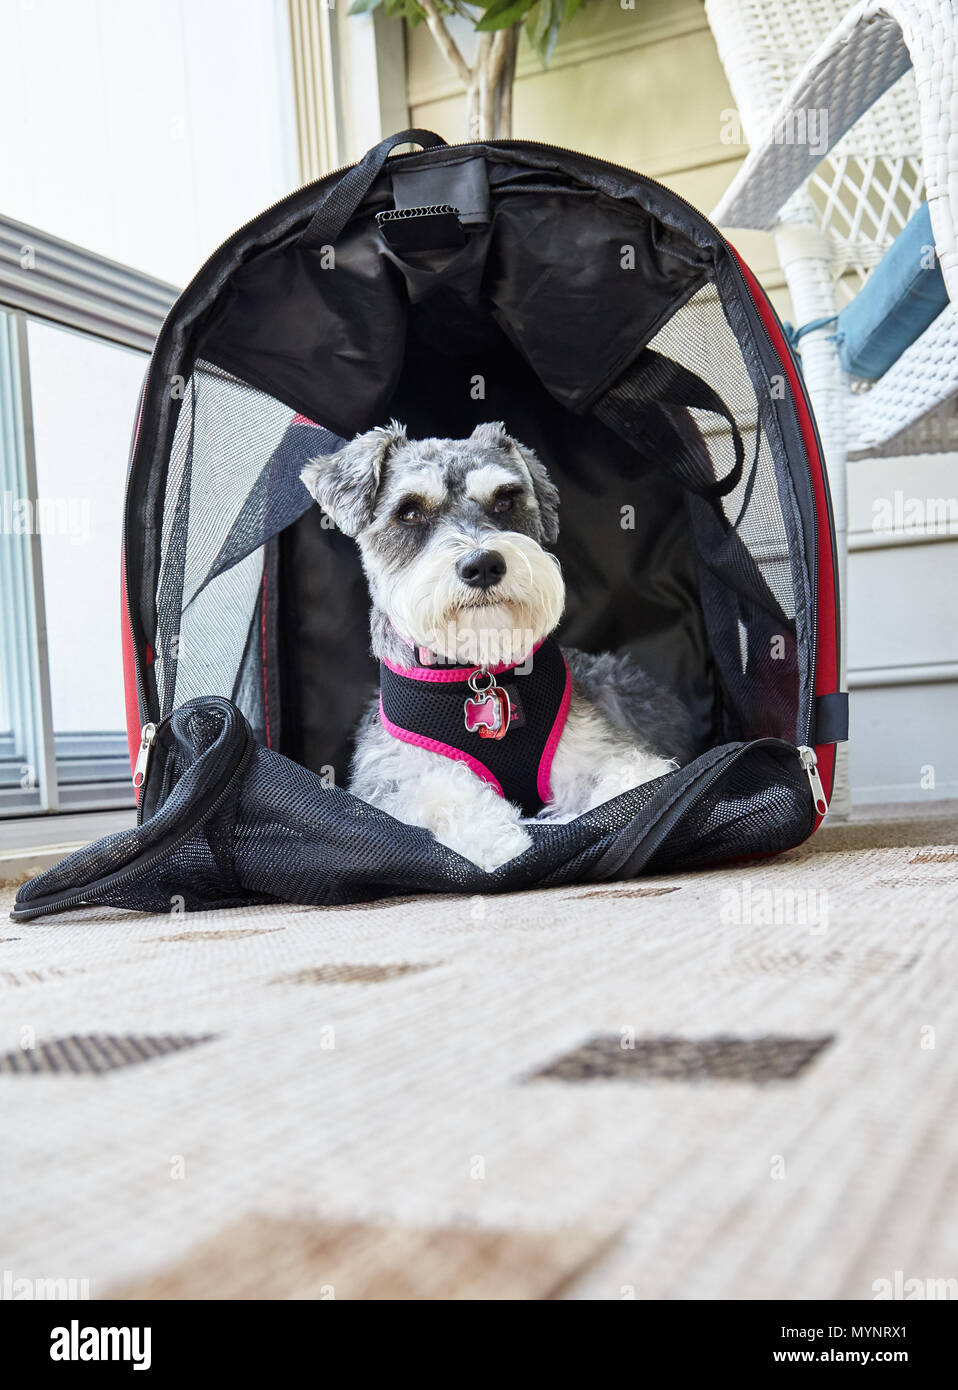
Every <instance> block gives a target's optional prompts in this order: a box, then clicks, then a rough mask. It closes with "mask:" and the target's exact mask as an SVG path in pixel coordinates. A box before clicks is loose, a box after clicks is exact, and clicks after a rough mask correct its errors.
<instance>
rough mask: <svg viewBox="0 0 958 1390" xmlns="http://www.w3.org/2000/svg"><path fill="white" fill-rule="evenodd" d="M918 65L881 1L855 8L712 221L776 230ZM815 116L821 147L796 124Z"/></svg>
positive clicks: (784, 104) (802, 78)
mask: <svg viewBox="0 0 958 1390" xmlns="http://www.w3.org/2000/svg"><path fill="white" fill-rule="evenodd" d="M723 57H725V55H723ZM729 61H732V60H731V59H730V60H729ZM911 62H912V59H911V55H910V53H909V51H908V46H907V44H906V42H905V39H904V36H903V34H902V29H901V26H900V25H899V23H898V21H897V20H896V19H895V18H893V17H892V16H891V15H890V14H889V13H887V6H886V5H883V4H881V3H880V0H864V3H863V4H860V5H856V7H855V8H854V9H853V10H851V11H850V12H849V13H848V15H847V17H846V18H845V20H844V21H843V22H842V23H841V24H840V25H839V26H838V27H837V28H836V29H835V30H834V32H833V33H832V34H831V36H830V37H829V39H828V40H827V42H826V43H824V44H823V45H822V47H821V48H820V49H819V50H818V52H817V53H815V55H814V56H813V57H812V58H811V59H810V60H809V62H808V63H807V64H806V66H805V67H804V68H803V70H802V71H801V73H799V75H798V77H797V78H796V79H795V81H794V82H793V83H792V85H791V87H790V88H789V90H788V92H787V93H786V94H785V97H784V98H783V99H782V101H781V103H780V104H779V106H778V108H777V110H776V111H775V113H774V115H773V116H772V117H771V119H770V121H769V122H768V125H767V127H766V130H765V132H764V134H763V135H762V136H761V137H760V138H759V139H758V140H757V141H756V142H755V143H754V144H753V147H752V149H751V151H750V153H749V155H748V158H747V159H746V160H745V163H744V164H743V165H742V167H741V169H740V170H739V172H738V174H737V175H736V176H735V178H734V179H733V180H732V183H731V184H730V185H729V187H728V189H727V190H726V192H725V195H724V197H723V198H722V199H721V201H720V202H719V203H718V205H717V206H716V207H715V209H714V210H713V212H712V220H713V221H715V222H718V223H719V224H721V225H724V226H728V227H753V228H756V229H757V230H760V231H769V230H771V228H772V227H773V226H774V225H775V223H776V222H777V220H778V213H779V210H780V209H781V208H782V206H783V205H784V204H785V203H786V202H787V201H788V199H789V198H790V197H791V195H792V194H793V193H794V192H795V191H796V189H798V188H800V187H801V185H802V184H803V183H804V182H805V180H806V179H807V178H808V177H809V175H810V174H811V173H812V171H813V170H814V169H815V166H816V165H817V164H819V163H820V161H821V160H822V159H824V157H825V155H826V154H828V152H829V151H830V150H831V149H833V148H834V146H835V145H836V144H837V143H838V141H839V140H840V139H841V138H842V136H843V135H845V134H846V132H847V131H849V130H850V129H851V127H852V126H853V125H854V124H855V122H856V121H857V120H858V119H859V117H860V116H862V115H863V114H864V113H865V112H866V111H867V110H868V109H869V107H870V106H872V105H873V103H874V102H876V101H877V100H878V98H879V97H880V96H881V95H882V94H883V93H884V92H886V91H887V90H888V88H889V87H890V86H891V85H892V83H893V82H896V81H897V80H898V78H899V77H901V76H902V75H903V73H905V72H907V71H908V68H909V67H910V66H911ZM809 112H816V113H818V112H821V113H824V115H823V117H822V118H821V121H820V123H819V128H820V132H821V135H822V139H821V140H820V141H819V140H815V141H814V142H809V141H808V140H807V139H806V140H801V139H796V138H794V131H795V120H796V117H801V118H803V119H805V120H806V121H807V119H808V113H809ZM790 137H791V138H790Z"/></svg>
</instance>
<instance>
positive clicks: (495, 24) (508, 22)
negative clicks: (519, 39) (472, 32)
mask: <svg viewBox="0 0 958 1390" xmlns="http://www.w3.org/2000/svg"><path fill="white" fill-rule="evenodd" d="M535 3H536V0H493V3H492V4H491V5H490V6H489V8H488V9H487V10H486V12H485V14H484V15H483V16H482V19H480V20H479V22H478V23H477V24H476V29H477V30H478V31H479V33H481V34H486V33H489V32H490V31H491V30H493V29H511V28H512V26H513V24H518V23H519V21H520V20H521V19H522V17H523V15H525V14H527V13H528V12H529V10H530V9H531V8H532V6H533V5H534V4H535Z"/></svg>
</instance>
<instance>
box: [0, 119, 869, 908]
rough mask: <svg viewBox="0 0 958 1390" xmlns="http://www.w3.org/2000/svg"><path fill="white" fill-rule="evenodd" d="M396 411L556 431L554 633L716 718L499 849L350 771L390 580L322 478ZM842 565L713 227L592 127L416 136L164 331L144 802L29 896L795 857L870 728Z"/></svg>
mask: <svg viewBox="0 0 958 1390" xmlns="http://www.w3.org/2000/svg"><path fill="white" fill-rule="evenodd" d="M413 144H415V145H419V146H421V147H422V148H421V149H419V150H413V151H408V152H406V153H398V154H397V153H395V150H396V149H397V147H400V146H403V145H406V146H408V145H413ZM390 156H391V157H390ZM393 416H394V417H396V418H397V419H399V420H402V421H403V422H404V423H405V424H406V425H407V427H408V430H409V433H410V435H411V436H412V437H423V436H449V437H462V436H465V435H468V434H469V433H471V431H472V430H473V428H474V427H475V426H476V425H477V424H479V423H481V422H483V421H486V420H499V419H501V420H504V421H505V423H506V425H507V428H508V429H509V431H510V433H512V434H513V435H515V436H516V437H517V438H519V439H521V440H523V442H525V443H526V444H528V445H530V446H531V447H533V448H534V449H535V450H536V451H537V453H538V454H539V456H540V457H541V458H542V459H543V461H544V462H545V464H546V466H547V467H548V469H549V471H550V474H551V476H552V478H553V480H554V481H555V482H556V484H557V486H558V488H559V493H560V536H559V540H558V543H557V544H556V546H555V547H554V551H555V554H556V557H557V559H558V560H559V561H560V563H561V565H562V569H563V574H564V577H565V581H566V587H567V594H568V601H567V607H566V612H565V614H564V617H563V620H562V623H561V626H560V628H559V630H558V633H557V638H558V641H559V642H560V643H561V644H562V645H564V646H570V647H576V648H581V649H583V650H585V651H587V652H603V651H611V652H616V653H627V654H629V655H630V656H632V657H634V658H635V660H637V661H638V662H639V663H640V664H641V665H642V666H644V667H645V669H646V670H647V671H648V672H649V674H650V675H651V676H652V677H654V678H655V679H656V680H657V681H659V682H660V683H662V684H664V685H666V686H667V687H668V688H670V689H672V690H674V691H675V692H676V693H677V694H678V695H679V696H680V697H681V698H682V700H683V701H684V702H685V704H686V706H687V707H688V709H689V711H690V713H691V716H692V722H693V728H694V737H695V755H694V757H693V758H692V760H691V761H689V762H688V763H687V764H686V765H685V766H683V767H681V768H679V769H678V770H676V771H674V772H672V773H669V774H668V775H666V776H664V777H661V778H658V779H657V780H656V781H654V782H650V783H648V784H646V785H644V786H641V787H638V788H636V789H634V790H633V791H630V792H627V793H625V794H624V795H622V796H619V797H616V798H615V799H614V800H613V801H610V802H608V803H606V804H605V805H604V806H600V807H598V808H596V809H595V810H592V811H589V812H587V813H586V814H585V815H583V816H581V817H579V818H578V819H577V820H575V821H573V822H571V823H569V824H564V825H554V824H548V823H538V822H534V823H532V824H531V826H530V833H531V835H532V838H533V845H532V847H531V848H530V849H529V850H528V851H526V853H524V854H523V855H521V856H520V857H519V858H517V859H515V860H513V861H511V862H510V863H508V864H505V865H503V866H502V867H501V868H500V869H498V870H496V871H495V872H494V873H486V872H484V871H482V870H481V869H479V868H478V867H477V866H476V865H475V864H473V863H471V862H470V861H469V860H468V859H466V858H463V857H462V856H460V855H458V854H456V853H454V852H453V851H451V850H449V849H447V848H445V847H444V846H443V845H440V844H438V843H437V842H436V841H435V840H434V839H433V838H432V836H431V835H429V834H428V833H427V832H425V831H424V830H421V829H418V828H416V827H413V826H409V825H405V824H401V823H400V822H398V821H396V820H394V819H393V818H391V817H390V816H388V815H386V814H385V813H383V812H381V811H379V810H377V809H376V808H375V807H373V806H370V805H368V804H366V803H365V802H363V801H361V800H359V799H357V798H356V797H353V796H351V795H350V794H349V793H348V792H347V791H346V790H344V787H345V785H346V781H347V773H348V765H349V758H350V754H351V749H352V738H353V731H354V729H355V727H356V725H357V723H358V721H359V719H360V717H361V715H362V711H363V709H364V708H365V705H366V703H367V701H368V699H369V698H370V696H371V695H372V693H373V691H374V690H375V688H376V685H377V683H378V669H377V665H376V663H375V662H374V661H373V660H372V658H371V656H370V654H369V636H368V605H369V600H368V594H367V590H366V584H365V580H364V576H363V573H362V568H361V565H360V562H359V555H358V551H357V549H356V546H355V544H354V542H353V541H351V540H349V539H348V538H347V537H345V536H343V535H342V534H341V533H340V532H339V531H337V530H336V529H335V527H333V526H332V524H331V523H330V521H329V519H328V518H327V517H325V516H324V515H323V514H322V512H321V511H320V509H319V508H318V507H316V506H315V505H314V504H313V503H312V500H311V498H310V497H309V495H308V494H307V492H306V490H305V488H304V487H303V485H302V484H301V482H300V481H299V473H300V471H301V469H302V467H303V466H304V464H305V463H306V462H307V461H308V459H310V458H311V457H314V456H316V455H318V454H326V453H330V452H332V451H334V450H335V449H337V448H338V447H340V446H341V444H342V443H343V442H344V441H345V440H346V439H347V438H349V437H351V436H352V435H353V434H354V433H356V432H358V431H362V430H365V429H368V428H370V427H372V426H374V425H378V424H382V423H384V422H385V421H386V420H388V419H389V418H390V417H393ZM835 574H836V565H835V558H834V538H833V526H832V519H831V512H830V504H829V499H828V486H827V479H826V476H825V471H824V468H823V464H822V459H821V451H820V447H819V444H818V439H817V436H816V432H815V427H814V422H813V420H812V417H811V413H810V410H809V407H808V402H807V399H806V396H805V392H804V388H803V386H802V382H801V376H800V372H799V370H798V368H797V364H796V361H795V359H794V357H793V356H792V353H791V351H790V349H789V347H788V344H787V342H786V340H785V337H784V334H783V333H782V330H781V325H780V324H779V322H778V319H777V317H776V315H775V313H774V310H773V309H772V308H771V306H770V304H769V303H768V301H767V299H766V298H765V296H764V294H763V293H762V291H761V289H760V288H759V287H758V285H757V283H756V282H755V280H754V277H752V276H751V274H750V272H749V271H748V269H747V267H745V266H744V265H743V264H742V263H741V261H740V260H739V258H738V257H737V255H736V254H735V252H734V251H733V249H732V248H731V247H730V246H729V244H728V243H727V242H726V241H725V240H724V238H723V237H722V235H721V234H720V233H719V232H718V231H717V230H716V229H715V228H714V227H713V226H712V225H711V224H710V223H709V222H708V221H707V219H706V218H704V217H703V216H702V214H701V213H699V212H698V211H696V209H694V208H692V207H691V206H690V205H689V204H687V203H686V202H684V201H683V200H682V199H681V198H679V197H678V196H677V195H675V194H673V193H672V192H670V191H669V190H668V189H665V188H663V187H662V186H661V185H659V184H657V183H655V182H654V181H652V180H650V179H647V178H644V177H643V176H641V175H639V174H636V173H634V172H632V171H631V170H627V169H623V168H621V167H619V166H616V165H611V164H608V163H605V162H603V161H601V160H597V159H593V158H591V157H587V156H584V155H580V154H576V153H574V152H572V151H568V150H561V149H557V148H554V147H552V146H546V145H536V144H532V143H530V142H523V141H490V142H487V143H481V144H471V145H463V146H447V145H446V144H445V143H444V142H443V141H442V140H441V139H440V138H439V137H438V136H436V135H434V134H432V133H431V132H428V131H403V132H400V133H399V134H397V135H395V136H392V137H390V138H389V139H388V140H384V141H383V142H382V143H381V144H380V145H378V146H377V147H376V148H375V149H373V150H371V151H370V152H369V154H368V155H367V156H366V157H365V158H364V159H363V160H361V161H360V162H359V163H358V164H357V165H355V166H353V167H351V168H349V169H346V170H340V171H337V172H336V173H334V174H330V175H328V176H326V177H325V178H323V179H320V180H318V181H317V182H316V183H314V184H311V185H309V186H308V187H306V188H303V189H300V190H298V191H297V192H295V193H293V194H291V195H290V196H289V197H288V198H286V199H284V200H283V201H282V202H280V203H278V204H276V206H275V207H273V208H270V209H268V210H267V211H266V212H264V213H262V214H261V215H260V216H259V217H257V218H255V219H254V220H253V221H252V222H250V223H248V224H247V225H246V226H245V227H242V228H240V229H239V230H238V231H237V232H236V233H235V234H234V235H233V236H232V237H231V238H230V239H229V240H228V241H227V242H225V243H224V245H223V246H221V247H220V248H219V250H218V251H216V252H215V253H214V255H213V256H212V257H211V258H210V260H209V261H208V262H207V263H206V265H205V266H204V267H203V268H202V269H201V270H200V272H199V273H198V274H197V276H196V278H195V279H194V280H193V282H192V283H191V284H190V285H189V286H188V287H187V289H186V290H185V291H184V292H183V294H182V295H181V296H180V298H179V300H178V301H177V303H176V304H175V305H174V307H173V309H172V310H171V312H170V314H169V316H168V318H167V321H166V323H165V324H164V327H163V329H162V331H161V333H160V335H159V338H158V340H157V343H156V347H155V350H154V353H153V356H152V360H151V363H150V367H149V370H148V372H147V377H146V380H145V383H144V387H143V392H142V396H141V401H140V408H139V413H138V420H137V425H136V431H135V437H134V444H133V449H132V456H131V463H130V472H129V480H128V485H127V497H126V511H125V529H124V579H125V621H124V627H125V631H126V633H127V647H126V652H125V657H126V663H125V664H126V669H127V672H128V689H127V706H128V711H129V723H130V730H131V753H132V755H133V757H134V758H136V757H137V754H139V755H140V756H139V759H138V762H137V774H136V778H135V781H136V784H137V785H138V788H139V809H138V822H139V823H138V824H137V826H136V827H135V828H133V829H131V830H128V831H123V832H120V833H118V834H116V835H113V836H110V837H108V838H107V839H105V840H101V841H98V842H97V843H96V844H94V845H91V846H89V847H88V848H86V849H84V850H81V851H78V852H77V853H76V854H73V855H71V856H69V857H68V858H67V859H65V860H64V861H63V862H62V863H61V864H59V865H57V866H56V867H55V868H53V869H50V870H48V871H47V872H46V873H43V874H41V875H39V876H38V877H37V878H35V879H33V880H32V881H31V882H30V883H27V884H25V885H24V886H23V887H22V888H21V890H20V892H19V894H18V896H17V902H16V906H15V909H14V914H13V915H14V916H15V917H18V918H28V917H33V916H39V915H41V914H43V913H48V912H55V911H59V910H63V909H66V908H72V907H76V906H81V905H84V904H111V905H114V906H118V907H128V908H135V909H141V910H149V911H156V912H169V911H177V910H181V909H183V908H185V909H187V910H199V909H204V908H210V907H218V906H227V905H237V904H242V903H253V902H271V901H290V902H302V903H316V904H323V903H330V904H332V903H344V902H352V901H362V900H365V899H370V898H375V897H386V896H389V895H393V894H397V893H416V892H450V891H451V892H467V893H481V892H494V891H505V890H514V889H520V888H529V887H532V886H536V885H548V884H556V883H574V882H582V881H589V880H594V881H601V880H607V879H613V878H629V877H634V876H635V875H637V874H640V873H657V872H669V873H671V872H675V871H677V870H681V869H683V868H693V867H698V866H701V865H706V864H716V863H722V862H727V861H729V860H734V859H736V858H741V857H751V856H756V855H766V854H773V853H776V852H779V851H781V850H784V849H788V848H790V847H791V846H794V845H796V844H798V843H800V842H801V841H802V840H803V839H805V838H806V837H807V836H808V835H809V834H810V833H811V832H812V831H813V830H814V829H815V828H816V826H817V824H818V823H819V821H820V819H821V815H822V813H823V810H824V802H825V800H826V799H827V797H828V795H830V792H831V780H832V774H833V765H834V747H835V742H836V741H838V740H841V739H843V738H844V737H846V733H847V729H846V719H847V701H846V699H845V696H844V694H843V692H841V691H840V689H839V685H838V673H839V671H840V654H839V649H838V630H839V623H838V604H837V595H836V586H835ZM554 646H555V644H551V646H550V650H551V649H552V647H554ZM457 698H458V697H457ZM140 726H143V731H142V733H141V728H140ZM507 741H508V736H507V739H506V740H503V744H502V745H497V744H494V743H492V742H491V741H490V746H491V747H494V748H498V749H500V751H499V752H496V753H490V754H489V757H490V758H498V757H501V756H502V754H501V748H502V747H504V745H505V743H506V742H507ZM486 752H487V750H483V753H484V755H485V754H486ZM816 760H817V770H816V767H815V763H816ZM526 780H528V779H526ZM527 792H528V787H527V786H526V788H525V792H524V794H523V797H522V798H521V799H522V800H524V801H526V804H527V806H532V801H531V796H530V797H528V799H527V797H526V794H525V793H527ZM533 809H534V807H533Z"/></svg>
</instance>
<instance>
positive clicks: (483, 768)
mask: <svg viewBox="0 0 958 1390" xmlns="http://www.w3.org/2000/svg"><path fill="white" fill-rule="evenodd" d="M410 659H411V661H416V660H417V653H416V652H415V650H414V649H411V657H410ZM480 673H482V668H480V667H478V666H455V667H450V666H416V665H411V666H408V667H407V666H399V665H397V664H396V663H394V662H389V661H385V660H384V661H381V662H380V665H379V687H380V706H379V712H380V718H381V719H382V723H383V727H384V728H385V729H386V731H387V732H388V733H390V734H392V736H393V737H394V738H398V739H402V740H403V742H404V743H412V744H415V745H416V746H417V747H419V748H426V749H429V750H430V751H431V752H433V753H440V754H441V755H442V756H443V757H446V758H453V759H455V760H456V761H457V762H463V763H465V764H466V765H467V767H470V768H471V769H472V771H473V772H475V774H476V775H477V776H478V777H481V778H482V779H483V780H484V781H486V782H488V783H489V784H490V786H492V788H493V789H494V790H495V791H497V792H498V793H499V795H500V796H504V797H505V798H506V800H507V801H513V802H515V804H516V805H517V806H520V807H521V808H522V811H523V813H524V814H525V815H527V816H534V815H536V814H537V813H538V812H539V811H541V810H542V807H543V806H544V805H545V804H546V802H548V801H549V800H550V799H551V796H552V789H551V785H550V773H551V768H552V759H553V756H554V754H555V750H556V747H557V745H558V742H559V738H560V737H561V734H562V730H563V728H564V726H565V721H566V715H567V714H568V711H569V699H570V696H571V690H572V680H571V676H570V674H569V668H568V666H567V665H566V660H565V657H564V656H563V655H562V650H561V648H560V647H559V644H558V642H556V640H555V638H553V637H547V638H546V639H545V641H544V642H542V643H540V644H539V646H538V647H536V648H534V650H533V652H532V654H531V656H529V657H527V658H526V659H525V660H524V661H522V662H517V663H516V664H514V665H512V666H490V667H488V668H487V674H488V677H489V678H494V683H493V682H492V681H490V680H487V679H482V675H485V674H486V673H482V675H480ZM471 676H472V677H477V679H476V682H475V686H479V687H480V688H479V693H478V695H477V694H476V692H475V688H470V685H469V678H470V677H471ZM491 684H494V689H491V690H486V689H485V688H484V687H486V686H488V685H491ZM499 691H501V692H503V693H504V697H505V699H506V701H507V704H508V718H507V722H506V729H505V732H504V733H503V734H501V735H500V736H499V737H495V736H493V735H492V734H491V733H487V735H486V736H483V735H482V734H481V733H480V732H479V728H480V727H488V726H485V725H482V724H479V725H478V726H477V723H476V708H477V707H479V709H480V712H479V716H478V718H479V719H480V720H481V719H482V718H484V714H483V712H482V710H483V708H484V706H483V701H484V699H487V700H492V699H493V698H502V697H500V696H498V692H499ZM467 701H470V702H472V704H473V711H472V713H471V714H470V722H471V723H472V724H473V727H471V728H470V727H467V715H466V709H465V706H466V703H467Z"/></svg>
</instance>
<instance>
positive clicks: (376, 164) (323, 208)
mask: <svg viewBox="0 0 958 1390" xmlns="http://www.w3.org/2000/svg"><path fill="white" fill-rule="evenodd" d="M397 145H422V147H423V149H424V150H434V149H437V148H439V147H440V146H443V145H448V142H447V141H446V140H444V139H443V138H442V136H441V135H436V134H435V132H434V131H431V130H417V129H413V130H400V131H397V133H396V134H395V135H387V136H386V139H385V140H380V142H379V144H378V145H374V146H373V148H372V149H371V150H369V151H368V152H367V153H366V154H364V155H363V157H362V159H361V160H360V161H359V163H358V164H354V165H353V167H352V168H351V169H347V171H346V173H345V174H343V176H342V178H341V179H337V181H336V183H335V184H334V185H333V187H332V188H331V189H330V190H329V192H328V193H327V194H326V196H325V198H324V199H323V201H322V202H321V203H320V205H319V207H318V208H317V209H316V211H315V212H314V213H313V216H312V218H311V220H310V221H309V223H308V224H307V227H306V230H305V231H304V232H303V234H302V236H301V237H300V239H299V244H300V246H306V247H310V246H329V245H331V244H332V243H333V242H334V241H335V240H336V238H337V237H338V236H339V234H340V232H341V231H342V230H343V228H344V227H345V225H346V223H347V222H348V221H349V219H350V218H351V217H352V215H353V213H354V212H355V211H356V209H357V208H358V207H359V205H360V203H361V202H362V201H363V199H364V198H365V196H366V194H367V193H368V192H369V190H370V188H372V186H373V184H374V182H375V181H376V178H377V176H378V174H379V172H380V170H381V169H382V167H383V165H384V164H385V163H386V160H387V158H388V157H389V152H390V150H393V149H395V147H396V146H397Z"/></svg>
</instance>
